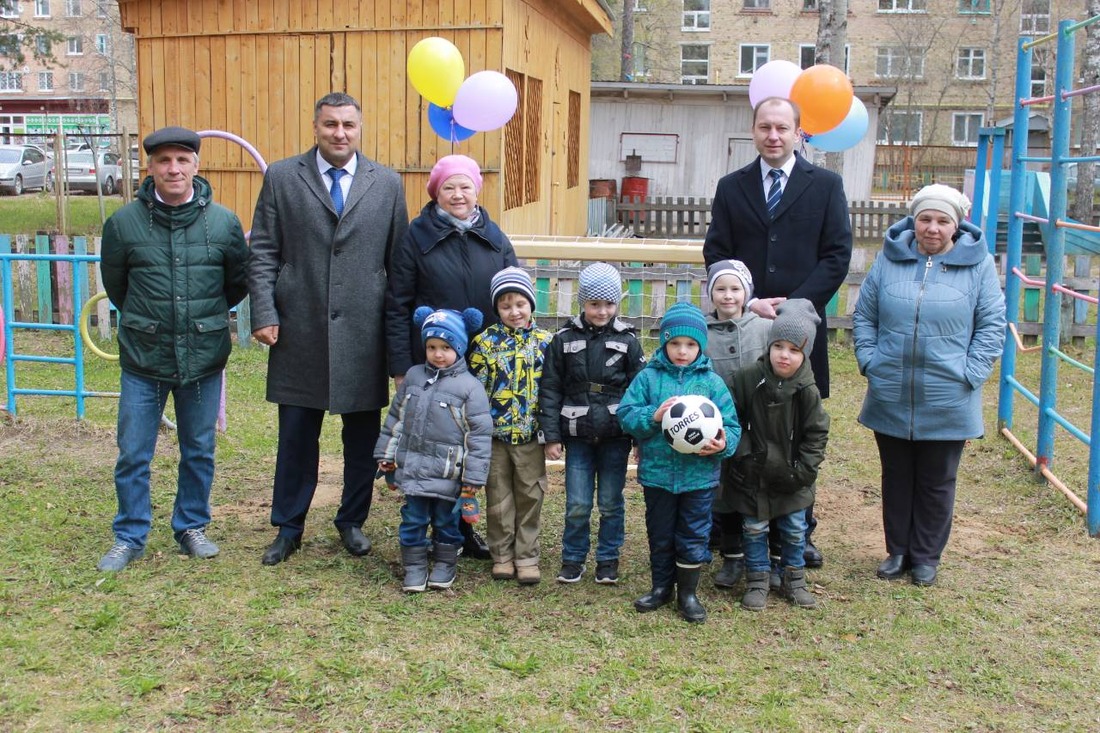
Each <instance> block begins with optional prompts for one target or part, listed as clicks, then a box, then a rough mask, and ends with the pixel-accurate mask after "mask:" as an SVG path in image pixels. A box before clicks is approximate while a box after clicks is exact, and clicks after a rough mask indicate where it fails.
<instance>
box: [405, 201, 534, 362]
mask: <svg viewBox="0 0 1100 733" xmlns="http://www.w3.org/2000/svg"><path fill="white" fill-rule="evenodd" d="M479 209H480V214H481V215H480V218H479V219H478V222H477V224H475V225H474V226H473V228H471V229H470V230H469V231H467V232H465V233H463V232H459V231H458V230H457V229H455V228H454V227H453V226H452V225H450V224H449V223H447V222H445V221H443V219H441V218H440V217H439V214H438V213H437V212H436V204H435V202H431V203H429V204H427V205H426V206H425V207H424V208H423V209H421V210H420V216H418V217H416V218H415V219H413V220H412V223H411V224H409V229H408V231H407V232H405V237H404V238H403V239H402V240H401V243H400V244H399V245H398V246H397V248H396V249H395V250H394V252H393V256H392V258H391V260H390V271H389V281H388V283H387V287H386V345H387V347H388V349H389V354H388V355H389V366H390V374H391V375H400V374H404V373H405V372H407V371H408V370H409V367H411V366H413V365H414V364H423V363H424V344H423V342H422V341H421V340H420V328H419V327H417V326H416V325H414V324H413V322H412V314H413V312H414V311H416V309H417V308H419V307H420V306H422V305H426V306H428V307H430V308H432V309H433V310H438V309H440V308H450V309H452V310H456V311H460V312H461V311H462V310H463V309H465V308H477V309H478V310H479V311H481V315H482V318H483V321H482V330H484V329H485V328H488V327H489V326H491V325H492V324H494V323H496V321H497V314H496V311H495V310H494V309H493V299H492V296H491V295H490V293H489V281H490V280H492V279H493V275H495V274H497V273H498V272H500V271H501V270H503V269H504V268H505V267H509V266H511V265H517V264H519V263H518V261H517V260H516V253H515V250H513V249H512V243H511V242H509V241H508V237H506V236H505V235H504V232H502V231H501V230H500V227H498V226H497V225H496V224H494V223H493V222H492V220H490V219H489V214H488V213H487V212H486V211H485V209H483V208H481V207H479ZM477 333H478V332H474V333H471V334H469V336H470V340H471V341H472V340H473V338H474V336H476V335H477Z"/></svg>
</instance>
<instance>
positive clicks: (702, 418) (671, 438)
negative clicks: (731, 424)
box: [661, 394, 722, 453]
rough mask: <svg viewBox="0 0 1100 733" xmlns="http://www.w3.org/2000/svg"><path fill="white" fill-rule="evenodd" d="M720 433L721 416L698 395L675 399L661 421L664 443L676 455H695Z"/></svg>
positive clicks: (709, 402) (710, 404)
mask: <svg viewBox="0 0 1100 733" xmlns="http://www.w3.org/2000/svg"><path fill="white" fill-rule="evenodd" d="M721 430H722V413H721V412H719V410H718V406H717V405H715V404H714V403H713V402H711V401H710V400H708V399H707V398H706V397H703V396H701V395H693V394H691V395H684V396H683V397H677V398H676V402H674V403H673V405H672V407H670V408H668V410H667V411H666V412H665V416H664V417H663V418H662V419H661V432H662V433H664V436H665V440H666V441H668V444H669V445H671V446H672V449H673V450H675V451H679V452H680V453H698V452H699V451H700V450H702V448H703V446H704V445H706V444H707V441H709V440H710V439H711V438H716V437H718V433H719V432H721Z"/></svg>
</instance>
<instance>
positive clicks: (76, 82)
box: [69, 71, 84, 92]
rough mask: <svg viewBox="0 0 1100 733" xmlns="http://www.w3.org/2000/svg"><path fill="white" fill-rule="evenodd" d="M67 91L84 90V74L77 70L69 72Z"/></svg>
mask: <svg viewBox="0 0 1100 733" xmlns="http://www.w3.org/2000/svg"><path fill="white" fill-rule="evenodd" d="M69 91H70V92H82V91H84V75H83V74H81V73H80V72H79V71H70V72H69Z"/></svg>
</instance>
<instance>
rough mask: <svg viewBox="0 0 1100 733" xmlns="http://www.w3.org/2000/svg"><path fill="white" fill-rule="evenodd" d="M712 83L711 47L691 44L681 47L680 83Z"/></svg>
mask: <svg viewBox="0 0 1100 733" xmlns="http://www.w3.org/2000/svg"><path fill="white" fill-rule="evenodd" d="M708 81H710V46H705V45H702V44H696V43H690V44H686V45H683V46H680V83H681V84H706V83H707V82H708Z"/></svg>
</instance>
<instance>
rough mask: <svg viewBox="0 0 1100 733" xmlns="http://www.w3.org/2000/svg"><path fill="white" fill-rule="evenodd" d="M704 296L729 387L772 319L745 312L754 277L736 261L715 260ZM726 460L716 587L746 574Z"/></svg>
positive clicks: (712, 349)
mask: <svg viewBox="0 0 1100 733" xmlns="http://www.w3.org/2000/svg"><path fill="white" fill-rule="evenodd" d="M707 295H708V296H709V297H710V302H711V303H713V304H714V312H713V313H710V314H708V315H707V356H708V357H710V361H711V365H712V366H713V367H714V371H715V372H716V373H717V374H718V376H719V377H721V378H722V381H723V382H725V383H726V386H727V387H729V388H730V389H731V390H732V389H733V375H734V374H736V373H737V371H738V370H739V369H741V368H743V367H745V366H748V365H749V364H752V363H753V362H755V361H756V360H757V359H759V358H760V355H761V354H763V353H764V352H765V351H767V350H768V330H769V329H770V328H771V325H772V324H771V321H768V320H765V319H763V318H761V317H760V316H758V315H756V314H755V313H753V312H752V311H750V310H748V308H746V305H747V304H748V302H749V301H750V300H752V273H750V272H749V268H748V267H746V266H745V263H743V262H741V261H740V260H718V261H717V262H715V263H714V264H712V265H711V266H710V267H709V268H707ZM729 468H730V461H729V460H726V461H725V462H723V464H722V481H721V483H720V484H719V486H718V491H717V492H715V496H714V526H713V527H712V529H711V533H712V535H716V536H712V537H711V543H710V544H711V546H712V547H713V546H714V545H715V541H716V540H717V545H718V548H719V550H720V551H721V553H722V567H721V568H720V569H719V570H718V572H717V573H716V574H715V575H714V586H715V587H716V588H725V589H729V588H733V587H735V586H736V585H737V584H738V583H739V582H740V580H741V576H743V575H744V574H745V552H744V549H743V548H742V546H741V524H742V520H741V515H740V514H738V513H737V512H735V511H734V510H733V502H732V499H731V494H732V492H733V489H732V487H731V486H730V471H729Z"/></svg>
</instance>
